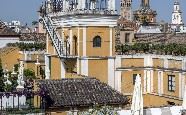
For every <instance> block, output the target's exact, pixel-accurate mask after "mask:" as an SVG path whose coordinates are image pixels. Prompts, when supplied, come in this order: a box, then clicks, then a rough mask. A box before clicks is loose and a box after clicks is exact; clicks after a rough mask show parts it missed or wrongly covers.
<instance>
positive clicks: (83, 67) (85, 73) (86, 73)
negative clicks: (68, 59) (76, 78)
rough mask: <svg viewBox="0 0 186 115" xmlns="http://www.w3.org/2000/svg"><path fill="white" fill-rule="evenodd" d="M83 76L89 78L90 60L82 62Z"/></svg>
mask: <svg viewBox="0 0 186 115" xmlns="http://www.w3.org/2000/svg"><path fill="white" fill-rule="evenodd" d="M81 74H82V75H86V76H88V60H87V59H82V60H81Z"/></svg>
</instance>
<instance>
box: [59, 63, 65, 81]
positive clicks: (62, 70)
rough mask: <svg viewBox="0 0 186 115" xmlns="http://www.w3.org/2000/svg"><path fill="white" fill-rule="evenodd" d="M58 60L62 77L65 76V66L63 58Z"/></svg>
mask: <svg viewBox="0 0 186 115" xmlns="http://www.w3.org/2000/svg"><path fill="white" fill-rule="evenodd" d="M60 62H61V79H62V78H65V74H66V68H65V63H64V60H60Z"/></svg>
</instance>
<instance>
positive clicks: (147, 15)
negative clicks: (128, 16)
mask: <svg viewBox="0 0 186 115" xmlns="http://www.w3.org/2000/svg"><path fill="white" fill-rule="evenodd" d="M156 15H157V12H156V11H154V10H152V9H151V8H150V0H141V5H140V8H139V9H138V10H136V11H134V20H135V21H138V22H140V23H141V24H145V25H148V24H149V23H155V22H156Z"/></svg>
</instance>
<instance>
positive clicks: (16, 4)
mask: <svg viewBox="0 0 186 115" xmlns="http://www.w3.org/2000/svg"><path fill="white" fill-rule="evenodd" d="M42 1H43V0H1V4H0V19H1V20H3V21H11V20H20V21H21V22H22V24H25V23H28V24H31V22H32V21H33V20H37V19H38V15H37V10H38V8H39V6H40V5H41V3H42ZM140 1H141V0H133V10H135V9H137V8H139V4H140ZM179 1H180V3H181V10H182V12H183V14H182V16H183V21H184V22H185V23H186V7H184V5H186V0H179ZM116 2H117V7H119V2H120V0H116ZM173 2H174V0H151V7H152V9H154V10H156V11H157V13H158V16H157V19H158V21H159V20H165V21H167V22H170V21H171V13H172V10H173Z"/></svg>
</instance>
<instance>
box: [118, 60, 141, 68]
mask: <svg viewBox="0 0 186 115" xmlns="http://www.w3.org/2000/svg"><path fill="white" fill-rule="evenodd" d="M121 66H122V67H131V66H134V67H143V66H144V59H143V58H125V59H122V61H121Z"/></svg>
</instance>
